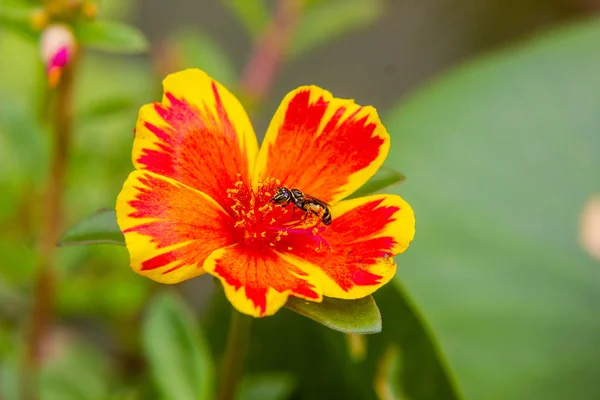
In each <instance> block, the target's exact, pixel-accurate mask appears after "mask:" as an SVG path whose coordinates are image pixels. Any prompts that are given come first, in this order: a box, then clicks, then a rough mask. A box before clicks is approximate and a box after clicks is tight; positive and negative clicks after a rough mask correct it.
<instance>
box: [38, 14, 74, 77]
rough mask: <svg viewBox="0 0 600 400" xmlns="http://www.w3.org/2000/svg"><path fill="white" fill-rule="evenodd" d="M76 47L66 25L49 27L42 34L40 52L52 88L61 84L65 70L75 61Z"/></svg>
mask: <svg viewBox="0 0 600 400" xmlns="http://www.w3.org/2000/svg"><path fill="white" fill-rule="evenodd" d="M75 47H76V45H75V37H74V36H73V33H72V32H71V30H70V29H69V27H67V26H66V25H62V24H53V25H49V26H48V27H47V28H46V29H44V31H43V32H42V37H41V40H40V50H41V55H42V60H43V61H44V65H45V66H46V74H47V75H48V84H49V85H50V87H56V85H58V83H59V82H60V77H61V74H62V71H63V69H64V68H65V66H66V65H67V64H68V63H69V62H70V61H71V60H72V59H73V55H74V53H75Z"/></svg>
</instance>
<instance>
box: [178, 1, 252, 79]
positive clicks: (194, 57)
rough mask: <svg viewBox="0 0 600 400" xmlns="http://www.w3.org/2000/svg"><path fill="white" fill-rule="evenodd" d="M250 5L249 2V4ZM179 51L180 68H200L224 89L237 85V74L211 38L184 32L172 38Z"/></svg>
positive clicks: (194, 32) (202, 34)
mask: <svg viewBox="0 0 600 400" xmlns="http://www.w3.org/2000/svg"><path fill="white" fill-rule="evenodd" d="M249 3H250V2H249ZM173 39H174V40H173V41H174V42H175V43H176V45H177V48H178V49H179V52H178V54H177V58H178V59H179V60H180V62H181V63H182V65H180V68H182V69H183V68H200V69H202V70H203V71H206V73H207V74H209V75H210V76H212V77H213V78H215V79H216V80H217V81H219V82H221V83H222V84H223V85H225V86H226V87H233V86H234V85H235V84H236V83H237V72H236V71H235V68H234V67H233V64H232V62H231V60H230V59H229V57H228V56H227V54H226V53H225V52H224V51H223V49H222V48H221V46H219V44H218V43H217V42H215V41H214V39H213V38H212V37H210V36H209V35H206V34H204V33H202V32H198V31H192V30H185V31H182V32H179V33H178V34H176V35H175V37H174V38H173Z"/></svg>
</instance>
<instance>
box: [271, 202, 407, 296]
mask: <svg viewBox="0 0 600 400" xmlns="http://www.w3.org/2000/svg"><path fill="white" fill-rule="evenodd" d="M331 213H332V215H333V220H332V223H331V225H330V226H329V227H328V228H327V230H326V231H324V232H323V233H322V238H323V239H324V240H326V241H327V242H328V244H329V249H328V250H320V251H315V245H314V241H310V240H307V241H306V242H304V243H301V242H299V241H298V240H297V238H293V239H294V242H291V241H290V242H289V243H284V241H282V245H289V247H291V248H292V250H290V251H289V253H286V254H284V255H283V257H284V258H285V259H287V260H288V261H290V262H292V263H294V264H295V265H297V266H298V267H299V268H301V269H302V270H304V271H306V272H307V273H308V274H309V275H310V276H311V278H312V279H313V282H315V285H317V287H318V288H319V290H322V292H323V296H327V297H335V298H340V299H358V298H362V297H365V296H367V295H369V294H371V293H373V292H374V291H375V290H377V289H378V288H380V287H381V286H383V285H384V284H386V283H387V282H389V280H390V279H392V277H393V276H394V274H395V273H396V264H395V262H394V260H393V258H392V257H393V256H394V255H397V254H399V253H402V252H403V251H404V250H406V248H407V247H408V245H409V243H410V242H411V240H412V239H413V236H414V234H415V219H414V214H413V210H412V208H411V207H410V206H409V205H408V203H406V202H405V201H404V200H403V199H402V198H401V197H400V196H396V195H374V196H368V197H361V198H357V199H352V200H346V201H342V202H339V203H337V204H336V205H334V206H332V209H331ZM284 240H292V239H290V237H289V236H288V237H286V238H285V239H284Z"/></svg>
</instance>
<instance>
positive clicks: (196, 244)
mask: <svg viewBox="0 0 600 400" xmlns="http://www.w3.org/2000/svg"><path fill="white" fill-rule="evenodd" d="M116 211H117V222H118V224H119V227H120V228H121V230H122V231H123V234H124V235H125V241H126V244H127V249H128V250H129V254H130V256H131V268H132V269H133V270H134V271H135V272H137V273H138V274H140V275H144V276H147V277H149V278H151V279H153V280H155V281H158V282H162V283H177V282H181V281H183V280H185V279H189V278H193V277H194V276H197V275H200V274H202V273H204V270H203V269H202V264H203V262H204V260H205V259H206V257H208V255H210V253H212V252H213V251H214V250H216V249H218V248H221V247H224V246H227V245H229V244H231V243H234V242H235V241H237V240H239V238H236V234H235V231H234V228H233V225H234V221H233V220H232V218H231V216H229V214H227V213H226V212H225V211H224V210H223V208H221V206H220V205H219V204H217V203H216V202H215V201H214V200H213V199H212V198H210V197H209V196H207V195H206V194H204V193H202V192H199V191H197V190H195V189H192V188H190V187H188V186H186V185H183V184H181V183H178V182H175V181H173V180H172V179H169V178H165V177H163V176H160V175H157V174H154V173H151V172H148V171H134V172H132V173H131V174H130V175H129V178H128V179H127V180H126V181H125V184H124V185H123V190H122V191H121V193H120V194H119V197H118V198H117V206H116Z"/></svg>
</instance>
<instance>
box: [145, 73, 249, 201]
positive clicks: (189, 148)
mask: <svg viewBox="0 0 600 400" xmlns="http://www.w3.org/2000/svg"><path fill="white" fill-rule="evenodd" d="M182 74H187V75H186V77H184V76H183V75H182ZM188 81H189V85H187V86H186V83H187V82H188ZM169 87H171V88H173V90H176V91H177V92H170V91H169V90H168V89H169ZM196 88H197V89H196ZM224 92H226V90H225V89H224V88H222V87H219V85H218V84H217V83H216V82H214V81H212V80H210V78H208V77H206V76H205V75H202V73H200V72H199V71H191V72H190V71H189V70H188V71H184V72H182V73H178V74H175V76H173V77H170V78H167V79H166V80H165V95H164V98H163V101H162V102H161V103H154V104H153V105H148V106H145V107H144V108H142V110H141V111H140V114H139V117H138V124H137V129H136V142H135V144H134V164H135V165H136V167H137V168H138V169H146V170H149V171H152V172H155V173H157V174H159V175H162V176H166V177H168V178H171V179H174V180H175V181H177V182H181V183H184V184H185V185H188V186H190V187H192V188H194V189H197V190H199V191H201V192H203V193H205V194H207V195H209V196H210V197H212V198H213V199H215V200H216V201H217V202H218V203H219V204H221V205H222V206H223V208H224V209H226V210H229V206H230V205H231V201H230V200H229V199H228V198H227V193H226V190H227V189H228V188H232V187H233V186H234V183H235V182H236V181H239V180H241V181H243V182H244V183H246V184H249V182H250V178H249V168H250V167H249V163H253V162H254V158H255V157H256V149H253V148H249V147H248V146H249V143H250V142H252V141H254V142H255V141H256V138H255V136H254V132H253V131H252V127H251V125H250V124H249V121H248V120H247V116H246V114H245V112H244V111H243V109H242V108H241V106H240V105H239V103H238V102H237V100H235V98H233V96H231V95H230V94H229V93H228V92H227V93H226V96H225V93H224ZM186 96H188V97H186ZM190 99H192V100H190ZM228 111H229V112H231V113H233V114H231V116H230V114H229V113H228ZM241 113H243V115H241ZM234 117H235V118H237V119H236V121H237V122H236V121H233V118H234ZM247 138H250V139H247ZM242 142H243V143H242ZM250 147H253V146H250ZM249 158H252V160H251V161H250V160H249Z"/></svg>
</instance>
